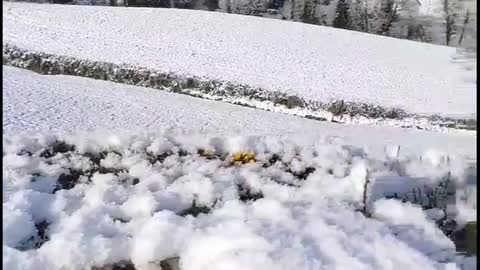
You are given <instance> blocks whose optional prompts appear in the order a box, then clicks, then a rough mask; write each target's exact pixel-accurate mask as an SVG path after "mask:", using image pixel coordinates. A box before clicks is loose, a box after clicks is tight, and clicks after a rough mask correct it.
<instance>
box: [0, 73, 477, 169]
mask: <svg viewBox="0 0 480 270" xmlns="http://www.w3.org/2000/svg"><path fill="white" fill-rule="evenodd" d="M165 128H178V129H182V130H183V131H188V132H192V133H198V132H200V133H207V134H217V135H232V134H243V135H253V134H256V135H282V136H283V135H285V136H289V137H292V138H296V139H297V140H298V141H299V142H302V143H311V142H312V141H315V139H318V138H320V137H325V136H330V137H337V138H339V139H342V140H343V141H344V142H345V143H346V144H351V145H355V146H358V147H366V150H367V151H371V152H372V154H373V153H377V154H378V153H380V154H383V150H384V147H385V146H388V145H400V146H401V151H402V152H410V153H416V154H421V153H423V152H425V151H427V150H429V149H437V150H439V151H445V152H447V153H449V154H452V155H462V156H466V157H469V158H472V159H474V158H475V157H476V133H473V132H466V133H464V132H461V131H458V132H451V133H447V134H442V133H436V132H427V131H418V130H406V129H398V128H393V127H380V126H361V127H358V126H349V125H342V124H336V123H329V122H321V121H315V120H309V119H304V118H300V117H295V116H290V115H284V114H278V113H273V112H267V111H261V110H255V109H250V108H245V107H240V106H235V105H230V104H225V103H222V102H215V101H209V100H202V99H198V98H194V97H189V96H184V95H178V94H173V93H167V92H163V91H158V90H152V89H148V88H142V87H135V86H127V85H122V84H116V83H111V82H105V81H97V80H92V79H85V78H79V77H70V76H63V75H62V76H45V75H39V74H36V73H33V72H31V71H26V70H22V69H18V68H12V67H7V66H3V132H4V133H6V134H16V133H19V132H24V131H30V132H41V133H45V132H46V133H51V132H59V133H63V132H68V133H75V132H84V131H93V130H108V131H112V130H118V131H144V130H150V131H153V130H159V129H165Z"/></svg>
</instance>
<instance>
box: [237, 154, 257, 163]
mask: <svg viewBox="0 0 480 270" xmlns="http://www.w3.org/2000/svg"><path fill="white" fill-rule="evenodd" d="M255 161H256V159H255V154H254V153H249V152H238V153H235V154H233V160H232V162H233V163H234V164H246V163H255Z"/></svg>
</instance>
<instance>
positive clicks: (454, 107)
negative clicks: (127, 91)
mask: <svg viewBox="0 0 480 270" xmlns="http://www.w3.org/2000/svg"><path fill="white" fill-rule="evenodd" d="M3 42H4V44H5V43H7V44H11V45H16V46H19V47H20V48H23V49H29V50H35V51H40V52H46V53H52V54H57V55H66V56H72V57H77V58H80V59H90V60H95V61H105V62H110V63H118V64H120V63H126V64H130V65H137V66H141V67H146V68H152V69H156V70H159V71H170V72H174V73H175V74H180V75H186V76H197V77H204V78H209V79H218V80H225V81H230V82H236V83H242V84H247V85H250V86H253V87H261V88H263V89H266V90H271V91H275V90H278V91H282V92H286V93H289V94H292V95H297V96H300V97H302V98H305V99H308V100H314V101H315V100H316V101H322V102H325V101H330V100H332V99H343V100H345V101H352V102H365V103H371V104H376V105H382V106H385V107H399V108H402V109H404V110H406V111H407V112H409V113H418V114H434V113H435V114H440V115H448V116H456V117H461V116H471V115H472V114H476V84H475V82H476V79H474V78H476V75H474V71H470V72H466V71H465V70H463V69H462V67H461V65H459V64H454V63H453V61H452V56H453V54H455V49H454V48H447V47H442V46H434V45H428V44H422V43H417V42H411V41H405V40H398V39H393V38H386V37H379V36H375V35H368V34H363V33H358V32H352V31H343V30H338V29H333V28H328V27H321V26H313V25H308V24H301V23H292V22H285V21H278V20H270V19H263V18H255V17H248V16H239V15H232V14H221V13H210V12H203V11H192V10H175V9H148V8H133V9H132V8H122V7H115V8H108V7H93V6H61V5H58V6H55V5H53V6H52V5H40V4H27V3H10V2H5V3H4V5H3ZM465 77H469V78H467V79H469V80H470V81H468V82H467V81H466V78H465ZM471 79H474V81H471Z"/></svg>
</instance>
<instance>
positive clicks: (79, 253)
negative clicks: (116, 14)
mask: <svg viewBox="0 0 480 270" xmlns="http://www.w3.org/2000/svg"><path fill="white" fill-rule="evenodd" d="M58 140H61V141H63V142H66V143H60V142H59V141H58ZM3 149H4V150H3V213H4V214H3V236H4V237H3V239H4V240H3V267H4V268H5V269H28V270H36V269H38V270H57V269H58V270H59V269H71V270H83V269H90V267H92V266H105V265H111V264H115V263H119V262H128V263H131V264H133V265H134V266H135V269H141V270H144V269H146V270H149V269H150V270H153V269H155V270H160V269H162V268H160V266H161V265H162V263H161V261H163V260H165V259H169V258H179V265H180V269H182V270H199V269H200V270H206V269H217V270H221V269H230V270H237V269H238V270H254V269H265V270H270V269H271V270H282V269H285V270H291V269H298V270H306V269H309V270H314V269H315V270H316V269H352V270H357V269H358V270H360V269H362V270H363V269H365V270H374V269H378V270H385V269H427V270H429V269H445V270H447V269H449V270H450V269H452V270H453V269H472V270H473V269H475V267H476V258H475V257H470V258H465V257H462V256H458V255H456V254H455V245H454V243H453V242H452V241H451V240H450V239H449V238H448V237H446V236H445V235H444V234H443V233H442V232H441V231H440V229H439V228H438V227H437V226H436V225H435V221H436V220H438V219H439V218H442V216H443V212H442V211H441V210H440V209H437V208H434V209H430V210H422V208H421V207H420V205H422V203H421V202H416V204H411V203H409V202H405V203H402V202H401V201H400V200H391V199H384V198H382V196H373V197H371V196H370V195H368V196H369V197H368V198H369V199H367V201H368V208H367V212H368V213H370V215H371V217H366V216H364V215H363V214H362V213H361V212H359V210H361V209H362V201H363V194H364V193H363V190H364V185H365V181H366V179H369V181H370V182H369V183H368V187H369V190H371V192H373V191H376V192H375V194H377V195H378V191H379V190H378V188H376V184H377V182H378V183H379V187H380V189H384V188H385V184H386V182H385V180H384V179H385V178H387V177H390V178H391V179H397V181H395V180H390V181H389V182H390V183H391V184H397V185H398V184H399V185H401V186H403V187H405V183H412V181H413V182H417V183H418V184H416V185H412V186H410V189H413V188H417V187H421V186H423V184H425V185H426V186H425V187H435V186H438V184H439V183H440V182H444V181H449V182H448V183H449V184H455V185H456V186H457V188H458V189H459V190H463V191H465V192H464V194H467V197H466V199H464V200H461V201H457V204H456V205H455V204H453V205H450V206H453V208H452V207H450V208H449V207H448V206H447V210H448V212H447V214H449V215H450V214H453V215H454V217H456V218H458V217H460V219H459V220H458V221H459V222H465V221H468V220H472V219H474V220H475V219H476V203H475V202H476V193H475V190H476V189H475V188H470V189H468V188H466V187H467V186H466V185H465V184H466V182H465V181H466V177H467V175H466V174H465V169H466V164H465V162H464V161H463V160H462V159H455V158H451V159H450V160H449V161H448V162H447V161H446V160H444V161H442V160H440V159H439V158H440V157H441V156H439V155H438V154H435V153H430V154H425V155H423V159H422V161H420V160H419V159H418V156H406V155H403V154H400V155H396V154H392V153H393V151H392V152H390V155H389V156H388V157H383V158H382V159H371V158H370V157H369V156H368V155H365V154H364V153H362V151H359V149H358V148H352V147H348V146H344V145H341V144H338V143H336V142H329V141H326V140H317V141H316V143H315V145H314V146H309V147H302V146H300V145H296V144H295V143H294V142H293V141H289V140H287V139H284V138H281V137H278V136H260V137H258V136H229V137H222V136H195V135H192V134H187V135H184V136H178V134H177V135H175V136H172V134H171V133H168V132H167V133H165V134H161V133H156V134H154V133H145V132H137V133H136V134H135V135H119V134H116V135H113V134H107V133H105V134H103V136H99V135H98V134H93V135H92V134H90V135H87V136H85V135H80V136H61V137H54V136H51V135H47V136H33V137H32V136H28V137H22V136H18V135H9V136H5V135H4V140H3ZM200 149H202V150H203V152H199V151H198V150H200ZM247 151H248V152H250V153H253V154H254V160H251V158H250V160H246V161H250V162H249V163H245V164H242V162H236V163H232V162H233V161H234V160H235V153H239V152H247ZM237 160H238V161H240V159H238V158H237ZM449 173H450V174H449ZM446 177H448V178H446ZM444 183H447V182H444ZM384 190H386V189H384ZM422 190H426V189H422ZM367 194H368V193H367ZM372 194H373V193H372ZM438 194H443V193H441V192H440V193H438ZM400 195H406V194H400ZM424 196H425V195H424ZM439 196H440V195H439ZM425 198H426V197H425ZM193 201H195V207H193ZM440 205H441V204H439V205H437V206H438V207H440ZM455 206H461V208H458V207H455ZM187 209H188V210H187ZM450 210H452V211H450ZM189 213H190V214H189ZM458 213H460V214H461V215H457V214H458ZM197 214H198V215H197ZM117 269H118V268H117ZM164 269H165V268H164ZM164 269H163V270H164Z"/></svg>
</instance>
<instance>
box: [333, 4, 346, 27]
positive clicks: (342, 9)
mask: <svg viewBox="0 0 480 270" xmlns="http://www.w3.org/2000/svg"><path fill="white" fill-rule="evenodd" d="M349 8H350V7H349V5H348V3H347V2H346V0H338V3H337V10H336V17H335V20H333V27H336V28H343V29H349V28H350V14H349Z"/></svg>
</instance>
